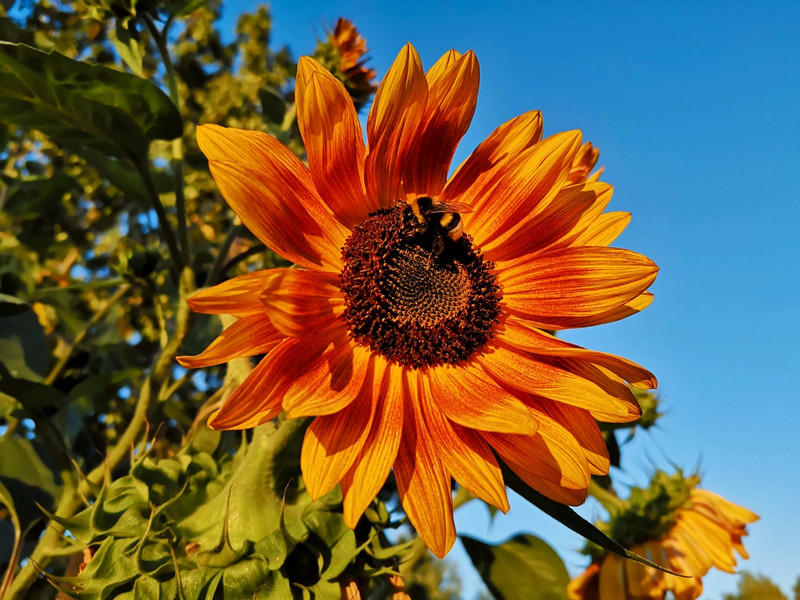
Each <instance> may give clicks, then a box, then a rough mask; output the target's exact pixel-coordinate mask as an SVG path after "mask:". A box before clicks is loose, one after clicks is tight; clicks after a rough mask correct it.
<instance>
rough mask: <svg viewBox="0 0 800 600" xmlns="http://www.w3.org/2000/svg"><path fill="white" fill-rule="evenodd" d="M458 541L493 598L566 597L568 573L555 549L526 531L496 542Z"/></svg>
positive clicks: (552, 599) (563, 599)
mask: <svg viewBox="0 0 800 600" xmlns="http://www.w3.org/2000/svg"><path fill="white" fill-rule="evenodd" d="M460 537H461V541H462V542H463V543H464V548H465V549H466V550H467V554H469V557H470V558H471V559H472V564H473V565H475V568H476V569H477V571H478V573H480V576H481V577H482V578H483V581H484V583H485V584H486V587H488V588H489V591H491V592H492V595H493V596H494V597H495V598H496V599H497V600H566V598H567V584H568V583H569V573H567V569H566V567H565V566H564V563H563V562H562V560H561V558H559V556H558V554H556V551H555V550H553V549H552V548H551V547H550V546H548V545H547V544H546V543H545V542H544V541H542V540H540V539H539V538H537V537H536V536H533V535H530V534H522V535H517V536H515V537H513V538H511V539H509V540H506V541H505V542H503V543H501V544H497V545H493V544H486V543H484V542H481V541H479V540H476V539H474V538H471V537H468V536H465V535H462V536H460Z"/></svg>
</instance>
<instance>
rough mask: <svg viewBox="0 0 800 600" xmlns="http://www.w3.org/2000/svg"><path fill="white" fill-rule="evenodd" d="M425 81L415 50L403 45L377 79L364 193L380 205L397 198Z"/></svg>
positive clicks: (369, 123) (422, 104)
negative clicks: (384, 72)
mask: <svg viewBox="0 0 800 600" xmlns="http://www.w3.org/2000/svg"><path fill="white" fill-rule="evenodd" d="M427 97H428V84H427V82H426V80H425V73H424V72H423V70H422V64H421V63H420V60H419V55H418V54H417V51H416V50H415V49H414V47H413V46H412V45H411V44H407V45H406V46H405V47H404V48H403V49H402V50H401V51H400V54H398V55H397V58H396V59H395V61H394V63H393V64H392V66H391V68H390V69H389V72H388V73H386V76H385V77H384V78H383V81H381V84H380V87H378V91H377V92H376V93H375V99H374V100H373V102H372V109H371V110H370V112H369V117H368V118H367V141H368V143H369V151H368V153H367V159H366V163H365V165H364V181H365V184H366V187H367V195H368V196H369V197H370V198H372V199H373V200H374V201H376V202H377V203H378V204H380V205H381V206H391V205H393V204H394V203H395V202H396V201H397V200H398V199H399V198H400V194H399V187H400V182H401V180H402V177H403V168H404V167H405V164H406V159H407V157H408V154H409V152H410V151H411V147H412V144H413V143H414V140H415V139H416V136H417V130H418V128H419V125H420V123H421V122H422V116H423V114H424V112H425V103H426V101H427Z"/></svg>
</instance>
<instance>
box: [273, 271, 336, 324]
mask: <svg viewBox="0 0 800 600" xmlns="http://www.w3.org/2000/svg"><path fill="white" fill-rule="evenodd" d="M337 283H338V278H336V277H332V276H330V275H327V274H322V273H319V272H316V271H304V270H302V269H272V270H271V271H270V273H269V276H268V277H267V278H266V279H265V281H264V288H263V291H262V292H261V302H263V305H264V307H265V308H266V311H267V314H268V315H269V318H270V320H271V321H272V323H273V324H274V325H275V328H276V329H277V330H278V331H280V332H281V333H283V334H284V335H287V336H292V337H302V336H304V335H310V334H311V333H313V332H314V331H321V330H323V329H325V328H327V327H328V326H329V325H331V324H332V323H333V321H334V320H335V319H336V318H337V317H338V316H340V315H341V314H342V312H343V311H344V297H343V296H342V292H341V291H340V289H339V286H338V285H337Z"/></svg>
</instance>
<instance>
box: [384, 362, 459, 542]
mask: <svg viewBox="0 0 800 600" xmlns="http://www.w3.org/2000/svg"><path fill="white" fill-rule="evenodd" d="M404 392H405V395H406V410H405V415H404V421H405V422H404V428H403V429H404V430H403V438H402V440H401V442H400V448H399V451H398V453H397V462H396V463H395V469H394V474H395V479H396V480H397V491H398V492H399V494H400V500H401V502H402V504H403V510H405V513H406V515H408V519H409V521H411V524H412V525H413V526H414V529H416V530H417V533H418V534H419V536H420V537H421V538H422V540H423V541H424V542H425V545H426V546H427V547H428V548H429V549H430V551H431V552H433V553H434V554H435V555H436V556H438V557H439V558H444V555H445V554H447V552H448V551H449V550H450V548H452V547H453V544H454V543H455V541H456V527H455V522H454V521H453V497H452V495H451V491H450V476H449V475H448V474H447V471H445V469H444V466H443V465H442V461H441V459H440V458H439V449H438V448H437V447H436V445H435V444H434V441H433V438H432V437H431V435H430V433H429V432H428V429H427V426H426V424H425V420H424V418H423V416H422V411H421V406H420V399H419V387H418V382H417V373H416V372H412V373H408V376H407V379H406V382H405V386H404Z"/></svg>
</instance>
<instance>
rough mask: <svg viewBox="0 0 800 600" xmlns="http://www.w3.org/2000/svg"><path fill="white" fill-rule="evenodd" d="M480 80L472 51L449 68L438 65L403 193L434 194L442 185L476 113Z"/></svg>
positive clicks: (410, 158) (435, 194) (405, 177)
mask: <svg viewBox="0 0 800 600" xmlns="http://www.w3.org/2000/svg"><path fill="white" fill-rule="evenodd" d="M440 71H441V72H440ZM479 82H480V69H479V67H478V59H477V58H475V53H474V52H472V51H469V52H467V53H466V54H465V55H464V56H462V57H461V58H459V59H458V60H456V61H455V62H454V63H453V64H452V65H451V66H450V67H449V68H445V67H441V68H438V67H437V71H436V72H435V73H434V78H433V81H431V85H430V91H429V92H428V102H427V105H426V107H425V116H424V117H423V119H422V123H421V124H420V126H419V130H418V132H417V139H416V141H415V142H414V147H413V150H412V151H411V154H410V155H409V157H408V162H407V163H406V167H405V171H404V177H403V186H404V189H405V192H406V194H411V195H413V196H431V197H436V196H438V195H439V193H440V192H441V191H442V189H443V188H444V184H445V182H446V181H447V172H448V170H449V169H450V161H451V160H452V159H453V154H455V151H456V146H458V142H459V141H461V138H462V137H463V135H464V134H465V133H466V131H467V129H468V128H469V124H470V122H471V121H472V115H473V114H474V113H475V104H476V103H477V100H478V85H479Z"/></svg>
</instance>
